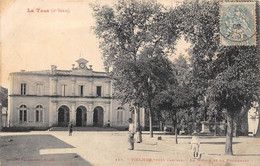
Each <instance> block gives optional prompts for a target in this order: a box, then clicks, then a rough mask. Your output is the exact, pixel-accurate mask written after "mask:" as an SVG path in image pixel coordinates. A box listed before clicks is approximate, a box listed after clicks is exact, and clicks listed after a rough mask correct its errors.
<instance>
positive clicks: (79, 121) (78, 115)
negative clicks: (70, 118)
mask: <svg viewBox="0 0 260 166" xmlns="http://www.w3.org/2000/svg"><path fill="white" fill-rule="evenodd" d="M76 126H82V110H81V109H80V108H78V109H77V113H76Z"/></svg>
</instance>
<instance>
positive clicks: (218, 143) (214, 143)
mask: <svg viewBox="0 0 260 166" xmlns="http://www.w3.org/2000/svg"><path fill="white" fill-rule="evenodd" d="M239 143H241V142H233V143H232V144H233V145H235V144H239ZM200 144H213V145H225V144H226V142H200Z"/></svg>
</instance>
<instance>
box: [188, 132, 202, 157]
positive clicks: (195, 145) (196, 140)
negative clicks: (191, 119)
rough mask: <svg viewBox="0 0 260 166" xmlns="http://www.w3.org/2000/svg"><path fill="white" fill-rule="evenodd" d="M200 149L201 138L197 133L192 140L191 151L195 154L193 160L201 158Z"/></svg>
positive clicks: (194, 133)
mask: <svg viewBox="0 0 260 166" xmlns="http://www.w3.org/2000/svg"><path fill="white" fill-rule="evenodd" d="M199 147H200V138H199V136H198V133H197V132H196V131H194V132H193V137H192V139H191V147H190V148H191V149H192V152H193V158H194V159H195V158H199Z"/></svg>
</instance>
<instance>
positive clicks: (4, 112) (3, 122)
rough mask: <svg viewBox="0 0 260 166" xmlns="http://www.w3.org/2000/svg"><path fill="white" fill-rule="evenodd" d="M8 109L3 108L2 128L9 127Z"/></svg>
mask: <svg viewBox="0 0 260 166" xmlns="http://www.w3.org/2000/svg"><path fill="white" fill-rule="evenodd" d="M7 115H8V114H7V107H2V127H7Z"/></svg>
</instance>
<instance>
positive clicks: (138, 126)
mask: <svg viewBox="0 0 260 166" xmlns="http://www.w3.org/2000/svg"><path fill="white" fill-rule="evenodd" d="M136 132H137V141H136V142H137V143H141V142H142V127H141V125H140V124H137V128H136Z"/></svg>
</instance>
